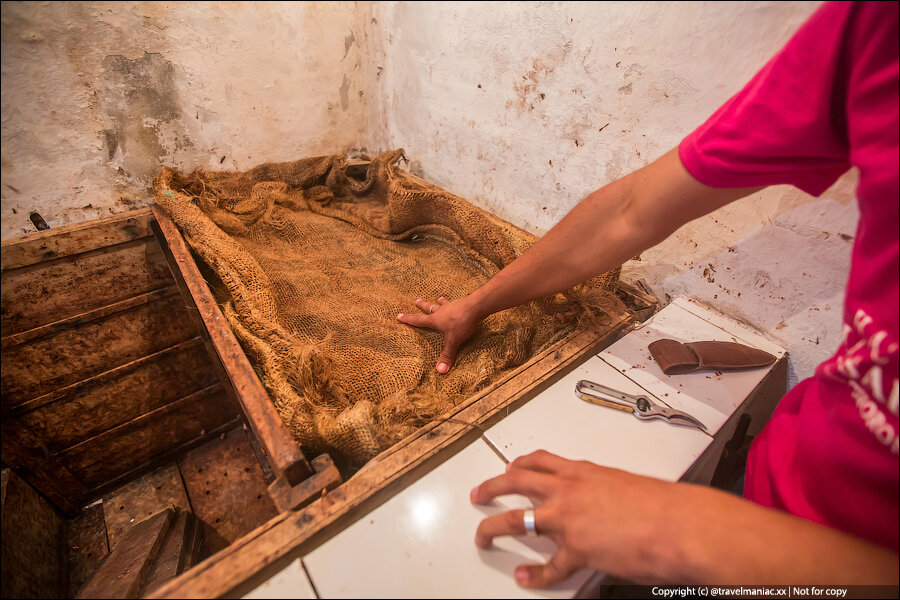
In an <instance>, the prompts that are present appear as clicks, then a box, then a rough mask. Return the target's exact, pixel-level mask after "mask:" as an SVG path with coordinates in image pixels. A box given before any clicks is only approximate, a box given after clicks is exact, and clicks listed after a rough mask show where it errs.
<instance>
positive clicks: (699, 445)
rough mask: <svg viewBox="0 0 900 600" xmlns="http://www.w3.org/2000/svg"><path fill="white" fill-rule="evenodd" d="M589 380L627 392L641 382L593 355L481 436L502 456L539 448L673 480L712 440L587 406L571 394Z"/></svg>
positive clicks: (636, 391) (697, 433)
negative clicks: (579, 381) (579, 383)
mask: <svg viewBox="0 0 900 600" xmlns="http://www.w3.org/2000/svg"><path fill="white" fill-rule="evenodd" d="M580 379H588V380H591V381H594V382H596V383H600V384H603V385H606V386H609V387H612V388H615V389H618V390H621V391H623V392H626V393H630V394H646V392H645V391H644V390H643V389H641V387H640V386H638V385H637V384H635V383H634V382H633V381H631V380H629V379H628V378H627V377H625V376H624V375H622V374H621V373H620V372H618V371H616V369H614V368H613V367H611V366H609V365H608V364H606V363H605V362H603V361H602V360H600V359H599V358H597V357H596V356H594V357H591V358H590V359H589V360H588V361H586V362H585V363H584V364H582V365H581V366H580V367H577V368H576V369H574V370H573V371H572V372H571V373H569V374H568V375H566V376H564V377H563V378H562V379H560V380H559V381H557V382H556V383H555V384H553V385H552V386H550V387H549V388H547V389H546V390H545V391H543V392H542V393H541V394H540V395H538V396H537V397H536V398H534V399H532V400H531V401H530V402H529V403H528V404H526V405H525V406H523V407H522V408H520V409H518V410H517V411H515V412H514V413H512V414H511V415H509V416H508V417H506V418H504V419H503V420H502V421H500V422H499V423H498V424H496V425H494V426H493V427H491V428H490V429H489V430H488V431H487V432H486V433H485V437H487V438H488V439H490V440H491V443H493V444H494V445H495V446H496V447H497V449H499V450H500V451H501V452H502V453H503V454H504V456H506V457H507V459H509V460H512V459H514V458H516V457H517V456H521V455H523V454H528V453H530V452H533V451H535V450H539V449H543V450H547V451H548V452H553V453H554V454H558V455H560V456H562V457H564V458H569V459H572V460H589V461H591V462H593V463H596V464H599V465H604V466H608V467H615V468H617V469H623V470H626V471H631V472H632V473H637V474H640V475H648V476H651V477H657V478H659V479H665V480H668V481H677V480H678V479H679V478H680V477H681V476H682V475H683V474H684V472H685V471H687V469H688V468H690V466H691V465H692V464H693V463H694V461H695V460H696V459H697V457H699V456H700V454H702V453H703V451H704V450H705V449H706V447H707V446H708V445H709V444H710V442H712V438H711V437H710V436H709V435H707V434H705V433H703V432H702V431H700V430H698V429H696V428H688V427H683V426H678V425H671V424H668V423H665V422H664V421H661V420H658V419H653V420H650V421H641V420H639V419H638V418H636V417H635V416H634V415H632V414H631V413H627V412H623V411H619V410H615V409H612V408H609V407H606V406H600V405H597V404H592V403H590V402H586V401H584V400H582V399H580V398H579V397H578V396H577V395H576V394H575V383H576V382H577V381H578V380H580Z"/></svg>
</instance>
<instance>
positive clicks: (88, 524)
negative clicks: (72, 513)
mask: <svg viewBox="0 0 900 600" xmlns="http://www.w3.org/2000/svg"><path fill="white" fill-rule="evenodd" d="M68 530H69V532H68V553H69V595H68V597H69V598H74V597H75V596H76V595H77V594H78V591H79V590H80V589H81V588H82V586H84V584H85V583H87V580H88V579H90V578H91V576H92V575H93V574H94V572H95V571H96V570H97V567H99V566H100V564H101V563H102V562H103V560H104V559H105V558H106V556H107V555H108V554H109V543H108V542H107V538H106V522H105V520H104V519H103V506H102V505H101V504H94V505H91V506H88V507H87V508H85V509H83V510H82V511H81V514H79V515H78V516H77V517H75V518H74V519H72V520H71V521H69V526H68Z"/></svg>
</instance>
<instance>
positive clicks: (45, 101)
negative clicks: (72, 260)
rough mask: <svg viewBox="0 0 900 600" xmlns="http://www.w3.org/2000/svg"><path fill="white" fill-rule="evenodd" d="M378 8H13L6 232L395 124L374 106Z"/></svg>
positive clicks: (123, 205) (7, 70)
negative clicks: (184, 175) (159, 184)
mask: <svg viewBox="0 0 900 600" xmlns="http://www.w3.org/2000/svg"><path fill="white" fill-rule="evenodd" d="M367 11H368V7H367V6H357V5H355V4H354V3H317V2H310V3H292V2H271V3H265V2H4V3H3V5H2V81H3V86H2V141H3V156H2V179H3V182H2V186H0V189H2V217H3V226H2V235H3V237H4V238H7V237H10V236H14V235H18V234H21V233H23V232H25V231H33V230H34V227H33V226H32V224H31V222H30V221H29V220H28V216H29V213H30V212H31V211H37V212H38V213H40V214H41V215H42V216H43V217H44V218H45V219H46V221H47V223H48V224H49V225H50V226H51V227H56V226H59V225H63V224H66V223H72V222H78V221H84V220H88V219H93V218H97V217H102V216H106V215H108V214H110V213H113V212H119V211H123V210H127V209H129V208H134V207H137V206H141V205H144V204H147V203H148V202H149V195H148V189H149V187H150V183H151V180H152V177H153V175H154V173H155V172H156V171H157V169H158V166H159V165H161V164H167V165H172V166H176V167H179V168H184V169H193V168H195V167H204V168H225V169H246V168H249V167H252V166H254V165H256V164H259V163H261V162H265V161H269V160H290V159H296V158H298V157H300V156H309V155H314V154H322V153H331V152H343V151H349V150H352V149H353V148H355V147H356V146H358V145H359V144H360V143H361V140H362V135H361V132H362V131H366V130H373V131H379V130H381V129H383V128H381V127H379V126H378V124H377V118H379V117H378V116H379V115H380V114H381V112H382V111H381V110H380V108H379V107H378V105H377V99H375V98H374V97H372V96H369V95H367V93H368V92H369V91H370V90H372V89H373V88H374V86H373V85H372V83H371V82H370V81H368V78H369V77H370V73H372V71H373V70H372V69H370V68H367V66H366V65H365V64H364V61H365V58H366V57H368V56H371V55H372V54H373V52H372V51H371V50H370V49H369V48H368V46H369V45H371V44H372V43H373V38H372V37H371V31H370V28H371V22H370V20H369V19H366V18H365V16H366V13H367ZM371 77H374V76H373V75H372V76H371ZM372 139H374V140H375V141H376V142H377V141H378V138H377V136H373V138H372Z"/></svg>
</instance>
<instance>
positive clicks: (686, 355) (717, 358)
mask: <svg viewBox="0 0 900 600" xmlns="http://www.w3.org/2000/svg"><path fill="white" fill-rule="evenodd" d="M648 349H649V350H650V354H652V355H653V358H654V360H656V362H657V363H658V364H659V366H660V368H661V369H662V371H663V373H665V374H666V375H681V374H682V373H692V372H694V371H701V370H704V369H710V370H715V371H730V370H734V369H752V368H754V367H764V366H766V365H771V364H772V363H773V362H775V357H774V356H772V355H771V354H769V353H768V352H765V351H763V350H758V349H756V348H751V347H749V346H745V345H743V344H737V343H735V342H714V341H709V342H688V343H686V344H683V343H681V342H679V341H677V340H669V339H663V340H656V341H655V342H653V343H651V344H650V346H649V347H648Z"/></svg>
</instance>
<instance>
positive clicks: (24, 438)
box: [0, 417, 88, 518]
mask: <svg viewBox="0 0 900 600" xmlns="http://www.w3.org/2000/svg"><path fill="white" fill-rule="evenodd" d="M0 428H2V431H3V434H2V442H0V458H2V460H3V464H4V465H8V466H10V467H12V468H14V469H15V470H16V471H17V472H18V473H19V474H20V475H21V476H22V477H23V478H24V479H25V480H26V481H28V482H29V483H30V484H31V485H33V486H34V487H35V488H36V489H37V490H38V491H40V492H41V493H42V494H43V495H44V496H45V497H46V498H47V499H48V500H49V501H50V502H51V503H53V505H54V506H55V507H56V508H57V509H58V510H60V511H61V512H62V513H63V515H65V516H66V517H69V518H71V517H74V516H76V515H77V514H78V512H79V510H80V509H81V507H82V506H83V505H84V502H85V501H86V500H87V498H88V490H87V488H86V487H85V486H84V485H83V484H82V483H81V480H80V479H78V478H77V477H75V476H74V475H73V474H72V472H71V471H69V469H68V465H66V464H65V463H63V462H62V461H60V460H58V459H57V458H55V457H54V456H53V455H52V454H51V453H50V452H48V451H47V448H45V447H44V445H43V444H42V443H41V441H40V440H39V439H38V438H37V437H36V436H35V435H34V434H32V433H31V432H30V431H28V430H27V429H26V428H25V427H23V426H22V424H21V423H19V422H18V420H16V419H15V418H14V417H3V419H2V421H0Z"/></svg>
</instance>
